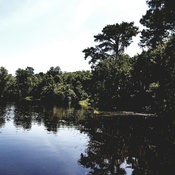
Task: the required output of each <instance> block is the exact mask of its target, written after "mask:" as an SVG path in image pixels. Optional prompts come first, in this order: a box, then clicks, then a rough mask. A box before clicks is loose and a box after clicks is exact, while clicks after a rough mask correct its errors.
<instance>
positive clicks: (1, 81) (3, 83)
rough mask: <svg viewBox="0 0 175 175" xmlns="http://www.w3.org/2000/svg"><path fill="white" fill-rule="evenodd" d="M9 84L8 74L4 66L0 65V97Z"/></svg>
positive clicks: (5, 91)
mask: <svg viewBox="0 0 175 175" xmlns="http://www.w3.org/2000/svg"><path fill="white" fill-rule="evenodd" d="M9 86H10V75H9V74H8V71H7V70H6V69H5V68H4V67H0V97H4V94H6V93H7V90H8V88H9Z"/></svg>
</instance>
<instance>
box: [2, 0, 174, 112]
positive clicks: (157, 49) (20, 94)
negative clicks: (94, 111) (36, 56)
mask: <svg viewBox="0 0 175 175" xmlns="http://www.w3.org/2000/svg"><path fill="white" fill-rule="evenodd" d="M147 4H148V7H149V9H148V10H147V12H146V14H145V15H143V16H142V18H141V19H140V23H141V24H142V25H143V26H144V29H143V30H141V31H140V30H139V28H138V27H137V26H135V25H134V22H130V23H129V22H122V23H120V24H118V23H116V24H112V25H107V26H105V27H104V28H103V29H102V31H101V33H99V34H97V35H95V36H94V42H95V43H96V45H95V47H88V48H86V49H84V50H83V53H84V57H85V59H88V60H89V64H90V65H91V71H77V72H62V71H61V69H60V67H59V66H57V67H51V68H50V70H48V71H47V72H46V73H42V72H41V73H39V74H35V73H34V69H33V68H32V67H27V68H26V69H18V70H17V71H16V74H15V76H12V75H10V74H8V71H7V70H6V69H5V68H4V67H1V68H0V96H1V98H5V99H9V100H12V99H13V100H17V99H18V100H19V99H28V100H29V99H30V100H41V101H46V102H47V101H48V100H49V101H52V102H54V103H55V102H56V103H59V104H60V105H70V104H71V105H72V104H74V105H75V104H78V102H79V101H80V100H85V99H88V100H89V101H88V102H89V103H90V104H91V106H93V107H97V108H99V109H103V110H132V111H144V112H154V113H158V114H171V115H173V114H174V112H175V110H174V104H175V88H174V87H175V47H174V44H175V30H174V29H175V10H174V8H173V7H174V6H173V4H174V2H173V0H169V1H166V0H147ZM138 34H140V42H139V46H140V47H141V48H142V52H141V53H140V54H136V55H135V56H133V57H130V56H129V55H127V54H126V52H125V50H126V48H127V47H128V46H129V45H130V44H131V43H132V41H133V37H135V36H137V35H138Z"/></svg>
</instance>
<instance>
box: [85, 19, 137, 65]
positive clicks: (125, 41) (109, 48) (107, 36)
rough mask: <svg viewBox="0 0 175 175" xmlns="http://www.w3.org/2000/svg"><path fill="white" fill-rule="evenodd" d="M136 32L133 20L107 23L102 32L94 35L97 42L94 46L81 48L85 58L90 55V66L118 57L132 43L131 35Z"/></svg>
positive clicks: (134, 34)
mask: <svg viewBox="0 0 175 175" xmlns="http://www.w3.org/2000/svg"><path fill="white" fill-rule="evenodd" d="M137 34H138V27H136V26H134V23H133V22H130V23H127V22H122V23H121V24H118V23H116V24H113V25H107V26H106V27H104V28H103V30H102V33H100V34H98V35H95V36H94V38H95V39H94V41H95V42H99V44H98V45H96V46H95V47H90V48H87V49H84V50H83V53H84V54H85V59H87V58H88V57H91V59H90V61H89V63H90V64H92V68H93V67H95V65H96V64H98V63H99V61H102V60H104V59H109V58H110V59H113V60H117V59H119V57H120V55H122V54H123V53H124V49H125V48H126V47H128V46H129V45H130V44H131V43H132V37H134V36H136V35H137Z"/></svg>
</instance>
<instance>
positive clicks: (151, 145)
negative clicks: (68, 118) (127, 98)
mask: <svg viewBox="0 0 175 175" xmlns="http://www.w3.org/2000/svg"><path fill="white" fill-rule="evenodd" d="M84 128H85V129H82V131H83V132H87V133H88V134H89V136H90V142H89V145H88V148H87V150H86V153H85V154H81V156H80V160H79V163H80V164H81V165H83V166H84V167H86V168H90V169H91V170H90V172H89V175H90V174H91V175H93V174H94V175H95V174H97V175H98V174H100V175H103V174H104V175H105V174H108V175H113V174H117V175H121V174H127V175H129V174H132V175H142V174H145V175H146V174H147V175H152V174H161V175H166V174H168V172H171V171H172V169H173V170H174V166H173V165H175V161H174V157H173V156H172V151H174V146H175V145H174V144H175V143H174V139H173V136H174V124H172V125H169V124H167V123H165V122H161V120H159V119H158V118H150V119H149V118H147V119H143V118H137V117H132V118H128V117H120V118H119V117H118V118H113V119H112V118H107V119H99V120H93V121H89V122H88V123H86V124H85V127H84ZM168 128H169V129H168Z"/></svg>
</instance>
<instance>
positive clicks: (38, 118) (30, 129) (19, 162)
mask: <svg viewBox="0 0 175 175" xmlns="http://www.w3.org/2000/svg"><path fill="white" fill-rule="evenodd" d="M174 134H175V122H174V121H168V120H162V119H159V118H154V117H148V118H145V117H134V116H132V117H131V116H130V117H124V116H121V117H112V116H111V117H94V116H92V115H91V114H90V113H89V112H88V111H85V110H82V109H80V110H74V109H63V108H59V107H57V106H50V107H45V106H41V105H32V104H27V105H24V104H21V105H19V104H18V105H16V104H8V105H1V107H0V174H2V175H35V174H37V175H124V174H126V175H153V174H154V175H167V174H172V173H171V172H174V169H175V157H174V154H173V153H174V149H175V137H174V136H175V135H174Z"/></svg>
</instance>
